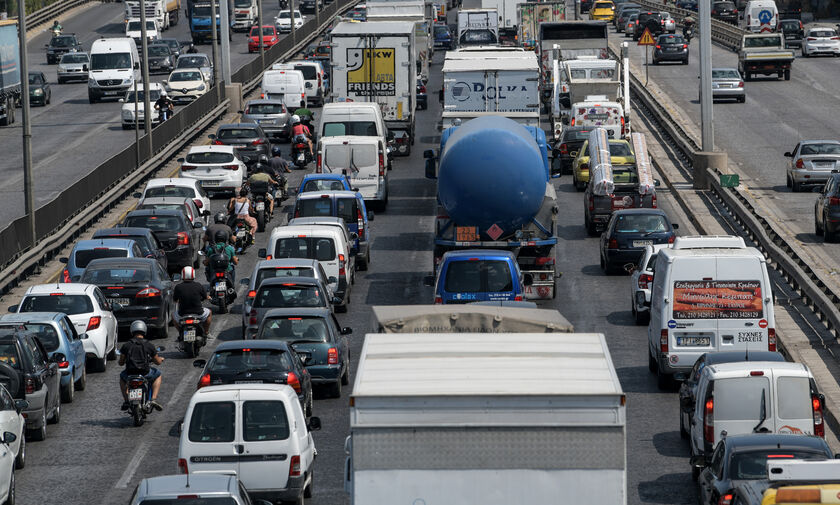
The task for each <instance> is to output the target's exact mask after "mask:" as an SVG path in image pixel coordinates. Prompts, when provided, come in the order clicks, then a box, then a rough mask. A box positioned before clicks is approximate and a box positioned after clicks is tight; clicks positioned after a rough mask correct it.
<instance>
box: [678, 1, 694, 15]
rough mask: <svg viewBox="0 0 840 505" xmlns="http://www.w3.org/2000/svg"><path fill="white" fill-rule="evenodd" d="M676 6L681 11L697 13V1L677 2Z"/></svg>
mask: <svg viewBox="0 0 840 505" xmlns="http://www.w3.org/2000/svg"><path fill="white" fill-rule="evenodd" d="M676 5H677V8H679V9H685V10H687V11H695V12H697V2H696V1H695V0H677V3H676Z"/></svg>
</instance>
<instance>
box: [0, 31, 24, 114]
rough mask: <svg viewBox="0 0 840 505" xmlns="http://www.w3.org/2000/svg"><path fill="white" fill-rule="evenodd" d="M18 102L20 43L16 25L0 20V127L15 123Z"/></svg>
mask: <svg viewBox="0 0 840 505" xmlns="http://www.w3.org/2000/svg"><path fill="white" fill-rule="evenodd" d="M19 101H20V43H19V38H18V24H17V21H15V20H13V19H4V20H0V126H8V125H10V124H12V123H14V122H15V105H17V103H18V102H19Z"/></svg>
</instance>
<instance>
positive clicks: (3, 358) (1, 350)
mask: <svg viewBox="0 0 840 505" xmlns="http://www.w3.org/2000/svg"><path fill="white" fill-rule="evenodd" d="M0 363H5V364H7V365H9V366H10V367H12V368H15V369H17V370H20V356H18V350H17V345H15V342H14V341H13V340H7V341H5V342H0Z"/></svg>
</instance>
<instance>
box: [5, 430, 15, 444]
mask: <svg viewBox="0 0 840 505" xmlns="http://www.w3.org/2000/svg"><path fill="white" fill-rule="evenodd" d="M15 440H17V435H15V434H14V433H12V432H11V431H4V432H3V443H4V444H6V445H10V444H12V443H13V442H14V441H15Z"/></svg>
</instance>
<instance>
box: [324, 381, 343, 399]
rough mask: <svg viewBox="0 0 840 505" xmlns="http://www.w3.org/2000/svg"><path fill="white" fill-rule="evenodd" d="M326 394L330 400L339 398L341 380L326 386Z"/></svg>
mask: <svg viewBox="0 0 840 505" xmlns="http://www.w3.org/2000/svg"><path fill="white" fill-rule="evenodd" d="M327 394H328V395H329V396H330V398H341V379H339V380H336V381H335V382H333V383H330V385H329V386H327Z"/></svg>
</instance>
